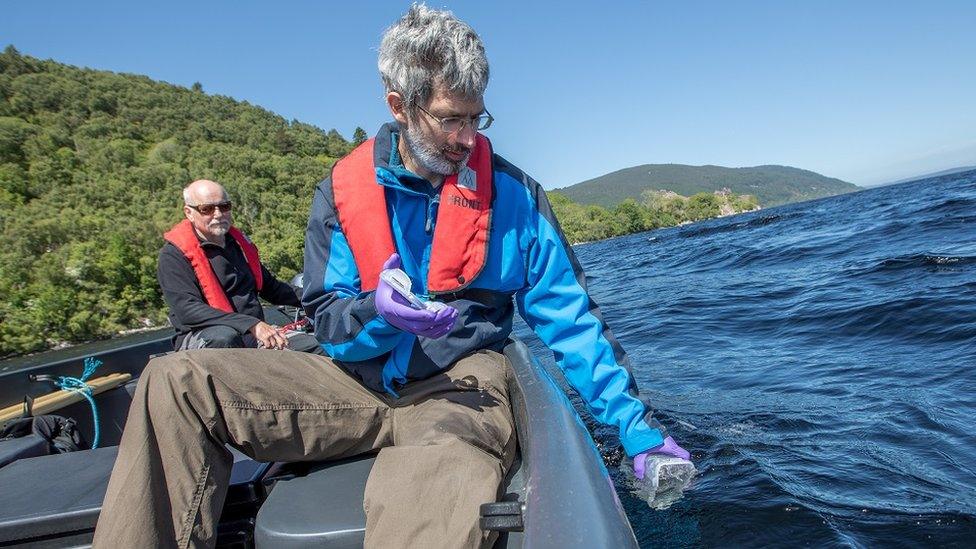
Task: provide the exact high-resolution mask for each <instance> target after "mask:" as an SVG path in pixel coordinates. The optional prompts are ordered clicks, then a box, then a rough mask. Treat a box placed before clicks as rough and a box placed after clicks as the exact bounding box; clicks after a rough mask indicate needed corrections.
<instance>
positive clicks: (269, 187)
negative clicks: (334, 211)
mask: <svg viewBox="0 0 976 549" xmlns="http://www.w3.org/2000/svg"><path fill="white" fill-rule="evenodd" d="M356 134H357V139H363V138H365V133H364V132H362V130H358V131H357V132H356ZM352 146H353V143H351V142H350V141H348V140H346V139H344V138H343V137H342V136H341V135H340V134H339V133H338V132H336V131H335V130H331V131H328V132H326V131H323V130H321V129H319V128H317V127H315V126H312V125H309V124H303V123H301V122H298V121H294V120H293V121H288V120H285V119H284V118H282V117H280V116H278V115H276V114H274V113H272V112H269V111H267V110H265V109H262V108H259V107H255V106H252V105H249V104H247V103H246V102H243V101H236V100H234V99H231V98H230V97H222V96H217V95H208V94H206V93H204V92H203V90H202V87H201V86H199V85H194V86H193V88H192V89H188V88H184V87H180V86H173V85H170V84H166V83H163V82H154V81H152V80H150V79H149V78H146V77H144V76H136V75H126V74H113V73H110V72H105V71H95V70H90V69H80V68H77V67H71V66H68V65H64V64H61V63H56V62H54V61H41V60H38V59H35V58H33V57H29V56H26V55H20V54H19V53H18V52H17V50H15V49H14V48H13V47H8V48H7V49H6V50H5V51H4V52H3V53H2V54H0V242H3V246H0V356H3V355H5V354H8V353H24V352H30V351H36V350H41V349H44V348H47V347H50V346H53V345H58V344H61V343H64V342H82V341H87V340H91V339H95V338H100V337H108V336H111V335H113V334H115V333H118V332H119V331H120V330H123V329H129V328H139V327H148V326H158V325H164V324H165V323H166V309H165V307H164V305H163V300H162V298H161V296H160V292H159V287H158V284H157V283H156V254H157V252H158V250H159V248H160V247H161V246H162V243H163V239H162V233H163V231H165V230H166V229H167V228H168V227H169V226H171V225H172V224H173V223H175V222H176V221H178V220H180V218H181V217H182V209H181V204H182V198H181V195H180V190H181V189H182V188H183V186H185V185H186V184H187V183H188V182H190V181H192V180H193V179H198V178H209V179H215V180H217V181H220V182H222V183H224V184H225V186H226V187H227V189H228V191H229V192H230V195H231V198H232V200H233V202H234V219H235V223H236V224H237V225H238V226H240V227H241V228H242V229H243V230H244V231H245V232H247V233H248V234H249V235H250V236H251V238H253V239H254V241H255V242H256V243H257V244H258V245H259V246H260V249H261V256H262V261H263V262H264V263H265V265H267V266H268V268H269V269H270V270H271V271H272V272H277V273H278V274H279V275H281V276H282V277H284V278H285V279H286V280H287V278H288V277H290V276H291V275H293V274H294V273H296V272H298V271H300V270H301V268H302V250H303V247H304V246H303V243H304V240H303V237H304V234H305V223H306V220H307V218H308V211H309V207H310V204H311V198H312V191H313V189H314V188H315V184H316V183H317V182H318V181H319V180H321V179H322V178H324V177H325V176H326V175H328V173H329V170H330V168H331V166H332V164H333V163H334V162H335V161H336V159H337V158H339V157H341V156H343V155H345V154H346V153H347V152H348V151H349V150H350V149H351V147H352Z"/></svg>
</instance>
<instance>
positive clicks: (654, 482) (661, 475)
mask: <svg viewBox="0 0 976 549" xmlns="http://www.w3.org/2000/svg"><path fill="white" fill-rule="evenodd" d="M696 472H697V471H696V469H695V464H694V463H692V462H690V461H688V460H687V459H681V458H679V457H673V456H667V455H661V454H649V455H648V456H647V460H646V461H645V462H644V482H646V483H648V484H649V485H650V488H651V490H650V491H651V492H665V491H671V490H678V491H680V490H684V489H685V488H686V487H687V486H688V485H689V484H690V483H691V479H692V478H694V476H695V473H696Z"/></svg>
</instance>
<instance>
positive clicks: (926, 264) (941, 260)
mask: <svg viewBox="0 0 976 549" xmlns="http://www.w3.org/2000/svg"><path fill="white" fill-rule="evenodd" d="M970 265H976V256H972V255H950V254H938V253H920V254H910V255H905V256H901V257H892V258H887V259H883V260H881V261H878V262H877V263H875V264H874V265H871V266H870V267H867V268H863V269H860V270H858V271H857V273H856V274H858V275H869V274H876V273H892V272H897V271H908V270H912V269H925V270H929V271H942V270H956V269H962V268H965V267H968V266H970Z"/></svg>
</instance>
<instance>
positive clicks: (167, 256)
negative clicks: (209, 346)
mask: <svg viewBox="0 0 976 549" xmlns="http://www.w3.org/2000/svg"><path fill="white" fill-rule="evenodd" d="M201 244H202V246H203V251H204V253H205V254H207V258H208V259H210V266H211V267H212V268H213V270H214V274H215V275H216V276H217V280H219V281H220V285H221V286H222V287H223V288H224V293H225V294H227V299H228V300H229V301H230V302H231V305H233V306H234V311H236V312H233V313H225V312H224V311H221V310H219V309H215V308H213V307H211V306H210V305H208V304H207V300H206V299H204V297H203V290H201V289H200V283H199V282H198V281H197V276H196V273H194V272H193V267H192V266H191V265H190V260H188V259H187V258H186V256H185V255H183V252H181V251H180V250H179V248H177V247H176V246H174V245H173V244H172V243H170V242H167V243H166V244H165V245H164V246H163V248H162V249H161V250H160V251H159V264H158V266H157V271H156V276H157V278H158V280H159V287H160V288H162V290H163V298H164V299H165V300H166V304H167V305H169V321H170V323H171V324H172V325H173V327H174V328H176V337H175V338H174V340H173V347H174V348H179V346H180V343H181V342H182V341H183V338H184V337H186V335H187V334H189V333H190V332H192V331H194V330H199V329H201V328H206V327H207V326H230V327H231V328H234V329H235V330H237V331H238V333H240V334H245V333H247V331H248V330H250V329H251V327H252V326H254V325H255V324H257V323H258V321H260V320H264V309H263V308H262V306H261V301H260V300H259V299H258V296H259V295H260V297H262V298H264V300H265V301H268V302H270V303H272V304H273V305H290V306H293V307H298V306H299V305H300V303H301V302H300V299H299V294H296V293H295V289H294V288H293V287H292V286H291V285H289V284H286V283H284V282H282V281H280V280H278V279H277V278H275V277H274V275H272V274H271V273H270V272H268V270H267V269H266V268H265V267H264V265H261V273H262V276H263V277H264V286H263V287H262V289H261V292H260V294H259V293H258V291H257V288H256V286H255V283H254V275H253V274H251V269H250V268H249V267H248V265H247V259H245V257H244V252H242V251H241V249H240V247H239V246H238V245H237V242H236V241H235V240H234V239H233V238H230V237H228V238H227V239H226V245H225V246H224V247H223V248H221V247H220V246H218V245H216V244H214V243H212V242H201Z"/></svg>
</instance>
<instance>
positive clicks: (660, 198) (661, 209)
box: [548, 191, 759, 244]
mask: <svg viewBox="0 0 976 549" xmlns="http://www.w3.org/2000/svg"><path fill="white" fill-rule="evenodd" d="M548 197H549V201H550V202H551V203H552V209H553V211H554V212H555V213H556V218H557V219H559V225H560V226H561V227H562V229H563V232H564V233H565V234H566V238H567V239H569V241H570V242H571V243H574V244H575V243H579V242H590V241H593V240H601V239H604V238H610V237H613V236H621V235H625V234H631V233H637V232H641V231H649V230H652V229H659V228H661V227H671V226H674V225H678V224H680V223H691V222H694V221H701V220H703V219H710V218H713V217H718V216H720V215H731V214H735V213H740V212H745V211H752V210H755V209H757V208H758V207H759V204H758V202H757V201H756V197H754V196H748V195H744V196H738V195H735V194H732V193H730V192H717V193H698V194H696V195H694V196H692V197H690V198H685V197H683V196H680V195H677V194H674V193H661V192H651V191H645V192H644V194H643V195H642V196H641V202H637V201H636V200H634V199H633V198H628V199H626V200H624V201H623V202H621V203H620V204H617V205H616V206H615V207H614V208H613V209H612V210H608V209H606V208H604V207H602V206H594V205H592V204H591V205H583V204H577V203H576V202H573V201H572V200H570V199H569V198H567V197H566V195H564V194H562V191H553V192H550V193H549V194H548Z"/></svg>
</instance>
